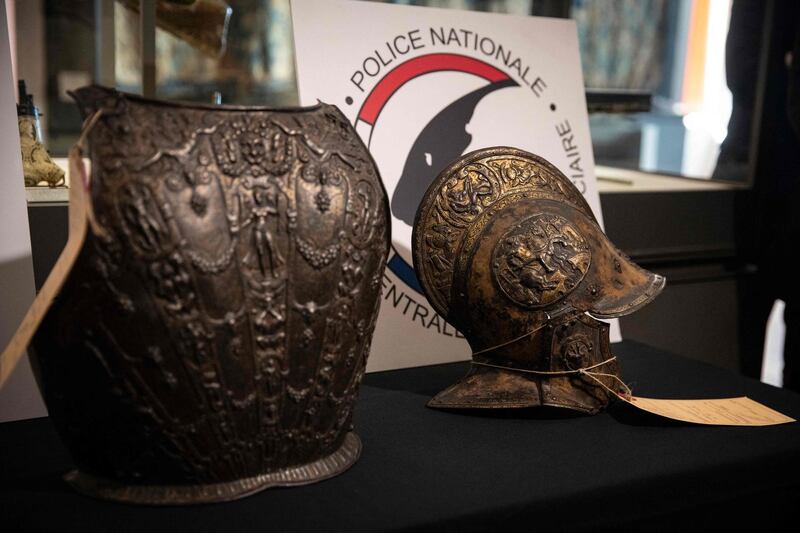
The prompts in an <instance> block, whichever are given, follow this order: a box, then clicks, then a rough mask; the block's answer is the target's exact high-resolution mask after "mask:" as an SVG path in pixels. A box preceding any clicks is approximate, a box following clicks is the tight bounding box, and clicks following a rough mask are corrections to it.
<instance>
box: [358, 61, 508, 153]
mask: <svg viewBox="0 0 800 533" xmlns="http://www.w3.org/2000/svg"><path fill="white" fill-rule="evenodd" d="M434 72H464V73H466V74H472V75H475V76H478V77H479V78H483V79H484V80H486V81H488V82H489V83H494V82H498V81H506V80H511V77H510V76H509V75H508V74H506V73H505V72H503V71H502V70H500V69H498V68H497V67H495V66H493V65H490V64H489V63H486V62H485V61H481V60H480V59H475V58H474V57H469V56H464V55H461V54H426V55H422V56H417V57H415V58H413V59H409V60H408V61H406V62H405V63H401V64H399V65H398V66H396V67H395V68H394V69H392V70H390V71H389V72H388V73H387V74H386V75H385V76H384V77H383V78H381V80H380V81H379V82H378V83H377V84H376V85H375V87H373V88H372V90H371V91H370V93H369V95H367V98H366V99H365V100H364V103H363V104H361V109H360V110H359V112H358V117H357V118H356V129H358V130H363V128H364V127H367V128H369V135H368V136H367V147H369V145H370V143H371V141H372V131H373V128H374V126H375V123H376V122H377V121H378V117H380V114H381V111H383V109H384V107H386V104H387V103H388V102H389V100H390V99H391V98H392V96H393V95H394V94H395V93H396V92H397V91H399V90H400V88H401V87H402V86H403V85H405V84H406V83H408V82H410V81H411V80H413V79H415V78H419V77H421V76H424V75H425V74H431V73H434ZM361 138H362V139H363V138H364V136H363V135H362V137H361Z"/></svg>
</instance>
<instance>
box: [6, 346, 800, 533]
mask: <svg viewBox="0 0 800 533" xmlns="http://www.w3.org/2000/svg"><path fill="white" fill-rule="evenodd" d="M613 349H614V352H615V353H616V354H617V355H618V357H619V359H620V362H621V365H622V370H623V374H624V376H625V378H626V381H628V382H629V383H630V384H632V385H633V388H634V392H635V393H636V394H637V395H640V396H650V397H662V398H670V397H671V398H703V397H705V398H710V397H729V396H742V395H747V396H750V397H751V398H753V399H755V400H757V401H760V402H762V403H764V404H766V405H768V406H770V407H772V408H774V409H777V410H779V411H781V412H783V413H786V414H788V415H790V416H792V417H794V418H798V417H800V396H798V395H796V394H793V393H790V392H786V391H783V390H780V389H776V388H774V387H770V386H767V385H763V384H761V383H758V382H756V381H753V380H750V379H747V378H743V377H740V376H738V375H735V374H732V373H730V372H727V371H724V370H720V369H717V368H714V367H711V366H707V365H704V364H701V363H698V362H695V361H691V360H689V359H684V358H681V357H678V356H675V355H671V354H666V353H664V352H660V351H657V350H654V349H652V348H649V347H647V346H644V345H641V344H637V343H633V342H623V343H621V344H617V345H614V346H613ZM465 370H466V365H465V364H463V363H458V364H449V365H437V366H430V367H421V368H415V369H408V370H399V371H393V372H382V373H376V374H369V375H368V376H367V377H366V379H365V381H364V385H363V387H362V392H361V398H360V400H359V404H358V408H357V410H356V420H355V423H356V431H357V432H358V433H359V435H360V436H361V438H362V440H363V443H364V451H363V455H362V457H361V459H360V460H359V461H358V463H356V465H355V466H354V467H353V468H352V469H350V470H349V471H347V472H345V473H344V474H342V475H340V476H338V477H336V478H333V479H330V480H327V481H324V482H321V483H318V484H315V485H309V486H305V487H297V488H280V489H269V490H267V491H264V492H261V493H259V494H256V495H254V496H251V497H249V498H245V499H242V500H239V501H236V502H231V503H224V504H214V505H205V506H194V507H162V508H159V507H137V506H131V505H122V504H114V503H108V502H103V501H97V500H94V499H91V498H88V497H85V496H81V495H79V494H76V493H74V492H72V491H71V490H70V488H69V487H68V486H67V485H66V484H65V483H64V482H63V481H62V480H61V475H62V474H63V473H64V472H65V471H66V470H68V469H69V468H70V466H71V462H70V459H69V456H68V455H67V453H66V451H65V450H64V448H63V447H62V446H61V444H60V442H59V440H58V437H57V436H56V434H55V431H54V429H53V427H52V424H51V423H50V421H49V420H48V419H46V418H43V419H37V420H30V421H24V422H14V423H8V424H2V425H0V527H2V530H3V531H59V532H62V531H115V532H123V531H145V532H148V533H151V532H153V533H154V532H157V531H172V532H174V531H193V532H198V533H199V532H205V531H225V532H235V531H243V532H245V531H246V532H249V531H253V532H259V533H267V532H274V531H281V532H282V531H388V530H413V529H416V530H424V529H429V530H437V531H442V530H458V531H484V530H486V531H495V530H502V531H507V530H526V531H543V530H544V531H549V530H554V529H559V530H579V529H591V530H598V529H619V528H625V529H624V530H625V532H626V533H627V532H628V531H631V530H637V529H647V530H675V528H681V529H690V530H700V529H705V528H707V527H711V526H715V527H716V526H720V525H738V526H743V525H745V524H747V525H750V524H751V523H752V524H753V525H756V524H757V525H758V526H761V527H771V526H773V527H774V526H777V525H783V524H785V521H786V520H794V522H795V526H796V524H797V519H798V518H800V424H798V423H792V424H787V425H782V426H772V427H759V428H734V427H706V426H695V425H689V424H683V423H677V422H669V421H664V420H662V419H659V418H657V417H655V416H651V415H647V414H644V413H640V412H637V411H635V410H634V409H633V408H631V407H629V406H626V405H624V404H621V403H618V404H615V405H613V406H612V407H611V408H610V409H609V410H608V411H607V412H604V413H601V414H599V415H596V416H581V415H575V416H567V415H566V414H565V413H564V412H563V411H561V410H557V411H555V412H553V411H542V410H535V409H534V410H527V411H516V412H510V413H508V412H506V413H499V414H497V415H494V416H480V415H466V414H451V413H445V412H441V411H435V410H432V409H428V408H426V407H425V403H426V402H427V400H428V399H429V398H430V397H431V396H432V395H433V394H435V393H436V392H438V391H439V390H441V389H442V388H444V387H446V386H447V385H449V384H451V383H452V382H454V381H455V380H456V379H457V378H458V377H460V376H461V375H462V374H463V373H464V371H465Z"/></svg>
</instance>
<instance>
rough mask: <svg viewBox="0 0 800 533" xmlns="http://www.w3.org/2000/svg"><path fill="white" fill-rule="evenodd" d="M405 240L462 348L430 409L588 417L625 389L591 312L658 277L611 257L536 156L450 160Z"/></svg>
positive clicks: (660, 281) (619, 306) (612, 307)
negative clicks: (567, 412) (459, 373)
mask: <svg viewBox="0 0 800 533" xmlns="http://www.w3.org/2000/svg"><path fill="white" fill-rule="evenodd" d="M412 242H413V256H414V266H415V268H416V271H417V276H418V278H419V281H420V284H421V286H422V288H423V290H424V291H425V294H426V296H427V297H428V299H429V300H430V302H431V304H432V305H433V306H434V308H435V309H436V310H437V311H438V312H439V314H441V315H442V316H443V317H445V318H446V320H447V321H448V322H450V323H451V324H452V325H453V326H454V327H456V328H457V329H458V330H459V331H461V333H463V334H464V336H465V337H466V339H467V341H468V342H469V345H470V347H471V349H472V353H473V360H472V365H471V367H470V370H469V372H468V373H467V375H466V376H465V377H464V378H462V379H461V380H460V381H459V382H458V383H456V384H455V385H453V386H451V387H449V388H447V389H445V390H444V391H442V392H440V393H439V394H437V395H436V396H435V397H434V398H433V399H432V400H431V401H430V402H429V404H428V405H429V406H430V407H437V408H453V409H457V408H497V407H533V406H539V405H547V406H553V407H565V408H571V409H575V410H578V411H582V412H587V413H594V412H597V411H598V410H600V409H601V408H603V407H604V406H605V405H607V403H608V401H609V398H610V397H611V396H613V395H614V394H615V393H617V392H618V391H623V390H625V385H624V383H623V382H622V376H621V373H620V367H619V364H618V362H617V361H616V359H615V358H614V357H613V355H612V354H611V351H610V347H609V325H608V324H607V323H605V322H602V321H600V320H598V318H612V317H619V316H622V315H626V314H629V313H632V312H633V311H636V310H637V309H639V308H640V307H642V306H644V305H645V304H647V303H648V302H650V301H651V300H652V299H653V298H655V296H656V295H657V294H658V293H659V292H660V291H661V290H662V289H663V287H664V284H665V279H664V277H662V276H659V275H657V274H653V273H651V272H648V271H646V270H643V269H642V268H640V267H638V266H637V265H636V264H634V263H633V262H632V261H631V260H630V259H629V258H628V257H627V256H625V255H624V254H623V253H622V252H620V251H619V250H618V249H617V248H616V247H615V246H614V245H613V244H612V243H611V242H610V241H609V240H608V238H607V237H606V235H605V234H604V233H603V231H602V230H601V229H600V226H599V225H598V223H597V220H596V219H595V217H594V215H593V214H592V211H591V208H590V207H589V205H588V204H587V203H586V201H585V200H584V198H583V196H582V195H581V194H580V192H579V191H578V189H577V188H576V187H575V185H574V184H573V183H572V182H571V181H570V180H569V179H568V178H567V177H566V176H564V175H563V174H562V173H561V172H560V171H559V170H558V169H556V168H555V167H554V166H553V165H551V164H550V163H548V162H547V161H546V160H544V159H543V158H541V157H539V156H536V155H533V154H530V153H527V152H524V151H522V150H518V149H514V148H508V147H496V148H487V149H483V150H478V151H475V152H472V153H469V154H466V155H464V156H462V157H461V158H460V159H458V160H457V161H455V162H454V163H452V164H451V165H450V166H448V167H447V168H446V169H445V170H444V171H442V172H441V173H440V174H439V176H438V177H437V178H436V179H435V180H434V181H433V183H432V184H431V186H430V187H429V189H428V191H427V193H426V194H425V196H424V198H423V200H422V203H421V204H420V208H419V210H418V212H417V217H416V220H415V223H414V231H413V237H412Z"/></svg>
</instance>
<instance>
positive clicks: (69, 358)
mask: <svg viewBox="0 0 800 533" xmlns="http://www.w3.org/2000/svg"><path fill="white" fill-rule="evenodd" d="M74 97H75V99H76V100H77V102H78V105H79V107H80V109H81V111H82V113H83V114H84V116H90V115H93V114H94V113H96V112H97V111H101V112H102V114H101V115H100V116H99V119H98V120H97V122H96V124H95V126H94V127H93V129H92V130H91V131H90V132H89V136H88V139H89V142H90V153H91V159H92V174H93V176H92V190H91V196H92V203H93V209H94V214H95V218H96V221H97V223H98V224H99V225H100V226H101V227H102V228H103V229H104V230H105V234H106V235H107V237H102V236H100V237H98V236H95V235H94V234H92V235H89V236H88V237H87V242H86V244H85V245H84V248H83V250H82V252H81V255H80V257H79V258H78V260H77V263H76V265H75V268H74V269H73V271H72V273H71V274H70V276H69V278H68V279H67V281H66V283H65V285H64V287H63V289H62V292H61V295H60V297H59V298H58V300H57V301H56V302H55V304H54V305H53V307H52V308H51V309H50V311H49V312H48V314H47V316H46V317H45V320H44V321H43V323H42V326H41V328H40V330H39V331H38V333H37V335H36V337H35V339H34V342H33V346H34V349H35V350H34V352H35V357H34V361H35V366H36V369H37V374H38V378H39V382H40V385H41V387H42V390H43V394H44V397H45V400H46V402H47V405H48V409H49V411H50V415H51V417H52V418H53V421H54V423H55V424H56V427H57V429H58V431H59V433H60V435H61V437H62V439H63V440H64V442H65V444H66V446H67V448H68V449H69V451H70V453H71V454H72V456H73V458H74V460H75V463H76V465H77V470H76V471H75V472H72V473H70V474H69V475H68V476H67V479H68V481H69V482H70V483H71V484H72V485H73V486H75V487H76V488H77V489H78V490H80V491H82V492H85V493H88V494H91V495H94V496H99V497H103V498H109V499H114V500H119V501H127V502H137V503H149V504H176V503H199V502H211V501H222V500H229V499H233V498H237V497H241V496H244V495H247V494H250V493H253V492H256V491H258V490H261V489H263V488H266V487H269V486H274V485H295V484H304V483H310V482H313V481H318V480H321V479H325V478H328V477H331V476H333V475H336V474H338V473H340V472H342V471H344V470H346V469H347V468H348V467H349V466H350V465H352V464H353V463H354V462H355V461H356V460H357V458H358V456H359V453H360V450H361V443H360V441H359V439H358V437H357V436H356V434H355V433H354V432H353V430H352V417H353V407H354V403H355V401H356V397H357V394H358V388H359V384H360V382H361V378H362V376H363V374H364V369H365V365H366V359H367V355H368V353H369V348H370V341H371V338H372V333H373V330H374V327H375V320H376V318H377V313H378V305H379V303H380V288H381V277H382V275H383V270H384V267H385V262H386V257H387V254H388V248H389V226H388V202H387V197H386V193H385V191H384V189H383V185H382V184H381V181H380V178H379V176H378V173H377V170H376V168H375V165H374V163H373V161H372V159H371V157H370V155H369V153H368V152H367V150H366V148H365V147H364V145H363V144H362V142H361V140H360V139H359V138H358V136H357V134H356V133H355V131H354V130H353V129H352V128H351V127H350V125H349V123H348V122H347V120H346V118H345V117H344V116H343V115H342V113H341V112H340V111H339V110H338V109H336V108H335V107H333V106H328V105H325V104H319V105H316V106H313V107H309V108H297V109H286V110H270V109H265V108H248V107H235V106H204V105H193V104H170V103H166V102H159V101H155V100H146V99H142V98H139V97H135V96H131V95H126V94H123V93H119V92H117V91H115V90H113V89H106V88H102V87H96V86H95V87H87V88H84V89H80V90H78V91H76V93H75V94H74Z"/></svg>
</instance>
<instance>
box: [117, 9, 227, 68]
mask: <svg viewBox="0 0 800 533" xmlns="http://www.w3.org/2000/svg"><path fill="white" fill-rule="evenodd" d="M121 2H122V4H123V5H124V6H125V7H127V8H128V9H131V10H133V11H136V12H137V13H138V12H139V0H121ZM232 12H233V10H232V9H231V7H230V6H229V5H228V4H227V3H225V2H223V1H222V0H158V3H157V4H156V25H157V26H158V27H159V28H161V29H163V30H165V31H168V32H170V33H171V34H173V35H174V36H176V37H178V38H179V39H182V40H184V41H186V42H187V43H189V44H190V45H192V46H194V47H195V48H197V49H198V50H200V51H201V52H203V53H204V54H206V55H208V56H209V57H219V56H221V55H222V54H223V53H224V52H225V43H226V40H227V36H228V21H229V20H230V18H231V13H232Z"/></svg>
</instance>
